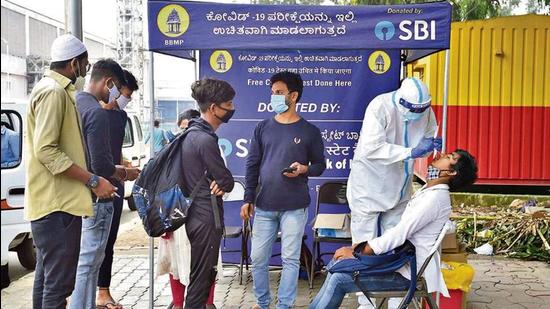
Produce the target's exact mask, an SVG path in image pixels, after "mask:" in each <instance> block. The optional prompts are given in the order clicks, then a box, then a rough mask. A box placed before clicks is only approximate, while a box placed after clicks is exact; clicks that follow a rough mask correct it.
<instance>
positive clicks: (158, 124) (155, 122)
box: [153, 119, 160, 128]
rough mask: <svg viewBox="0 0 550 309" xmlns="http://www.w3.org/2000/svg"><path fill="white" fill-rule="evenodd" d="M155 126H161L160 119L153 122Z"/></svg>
mask: <svg viewBox="0 0 550 309" xmlns="http://www.w3.org/2000/svg"><path fill="white" fill-rule="evenodd" d="M153 126H155V127H156V128H158V127H159V126H160V121H159V120H158V119H155V121H153Z"/></svg>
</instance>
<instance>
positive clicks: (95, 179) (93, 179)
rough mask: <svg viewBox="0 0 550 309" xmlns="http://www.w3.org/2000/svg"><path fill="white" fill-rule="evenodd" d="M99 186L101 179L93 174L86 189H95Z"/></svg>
mask: <svg viewBox="0 0 550 309" xmlns="http://www.w3.org/2000/svg"><path fill="white" fill-rule="evenodd" d="M97 186H99V177H98V176H97V175H93V174H92V177H90V179H89V180H88V182H87V183H86V187H88V188H90V189H95V188H97Z"/></svg>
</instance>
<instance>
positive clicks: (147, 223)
mask: <svg viewBox="0 0 550 309" xmlns="http://www.w3.org/2000/svg"><path fill="white" fill-rule="evenodd" d="M192 130H195V129H193V128H189V129H188V130H186V131H184V132H182V133H181V134H179V135H178V136H177V137H176V139H174V140H173V141H172V142H171V143H169V144H167V145H166V146H164V148H163V149H162V150H161V151H160V152H159V153H158V154H157V155H156V156H155V157H154V158H152V159H150V160H149V162H148V163H147V164H146V165H145V167H144V168H143V170H142V171H141V173H140V175H139V177H138V178H137V179H136V181H135V183H134V187H133V188H132V197H133V198H134V202H135V205H136V208H137V211H138V214H139V217H140V218H141V221H142V222H143V227H144V228H145V232H147V234H148V235H149V236H151V237H158V236H161V235H163V234H164V233H166V232H173V231H175V230H177V229H178V228H180V227H181V226H182V225H184V224H185V223H186V222H187V213H188V211H189V207H191V204H192V203H193V200H194V199H195V197H196V195H197V193H198V190H199V187H200V185H201V183H203V182H204V181H205V180H206V172H205V173H204V175H203V176H202V177H201V178H200V180H199V182H198V183H197V184H196V185H195V187H194V188H193V191H192V192H191V194H189V195H186V194H185V193H184V192H183V191H182V189H181V188H182V187H183V186H182V185H183V180H182V179H183V177H182V176H183V173H184V166H183V163H182V162H181V155H180V154H181V149H182V143H183V140H184V139H185V137H186V136H187V134H188V133H189V132H190V131H192Z"/></svg>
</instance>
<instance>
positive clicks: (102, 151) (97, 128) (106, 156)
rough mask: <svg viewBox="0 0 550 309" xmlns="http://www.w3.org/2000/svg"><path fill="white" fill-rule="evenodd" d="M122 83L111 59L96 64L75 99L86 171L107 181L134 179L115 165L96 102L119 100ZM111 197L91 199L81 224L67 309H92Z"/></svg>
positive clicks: (130, 170)
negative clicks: (72, 289) (75, 266)
mask: <svg viewBox="0 0 550 309" xmlns="http://www.w3.org/2000/svg"><path fill="white" fill-rule="evenodd" d="M124 83H125V79H124V74H123V72H122V68H121V67H120V65H118V63H116V62H115V61H114V60H112V59H105V60H99V61H98V62H96V63H95V64H94V67H93V69H92V74H91V79H90V83H89V85H88V88H87V89H86V91H83V92H80V93H79V94H78V95H77V97H76V105H77V108H78V111H79V113H80V116H81V117H82V133H83V136H84V141H85V144H86V150H87V151H86V153H87V157H88V169H89V170H90V171H91V172H93V173H94V174H97V175H99V176H102V177H104V178H107V179H109V180H110V181H111V183H112V184H113V185H115V186H116V184H117V182H118V181H123V180H125V179H127V178H128V177H129V176H130V175H132V177H133V176H135V174H136V173H137V171H136V169H133V168H125V167H124V166H121V165H115V164H114V163H113V162H114V160H113V154H112V153H111V145H110V142H111V131H110V125H109V119H110V115H109V112H110V111H108V110H105V109H103V108H102V107H101V104H100V101H103V102H112V101H113V100H115V99H116V98H118V97H119V96H120V91H119V90H118V89H120V88H121V87H122V85H123V84H124ZM116 196H118V194H116V193H113V194H112V195H111V196H110V197H109V198H103V199H101V198H98V197H96V196H95V195H94V196H92V199H93V202H94V203H93V211H94V212H93V215H92V216H91V217H84V218H83V220H82V236H81V240H80V255H79V259H78V268H77V272H76V282H75V283H76V284H75V290H74V292H73V295H72V297H71V301H70V308H71V309H83V308H86V309H90V308H95V300H96V288H97V280H98V272H99V268H100V266H101V263H102V262H103V257H104V256H105V247H106V245H107V239H108V237H109V230H110V228H111V221H112V218H113V198H114V197H116Z"/></svg>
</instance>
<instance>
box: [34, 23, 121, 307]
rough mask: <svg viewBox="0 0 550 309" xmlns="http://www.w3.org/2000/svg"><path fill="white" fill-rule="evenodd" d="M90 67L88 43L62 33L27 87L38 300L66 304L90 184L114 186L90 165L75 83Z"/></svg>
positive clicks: (102, 191)
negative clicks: (42, 69) (42, 68)
mask: <svg viewBox="0 0 550 309" xmlns="http://www.w3.org/2000/svg"><path fill="white" fill-rule="evenodd" d="M88 68H89V64H88V52H87V51H86V47H85V46H84V44H82V42H81V41H80V40H78V39H77V38H76V37H74V36H72V35H70V34H66V35H62V36H60V37H58V38H57V39H55V40H54V42H53V44H52V48H51V63H50V69H49V70H46V72H45V73H44V77H43V78H42V79H41V80H40V81H39V82H38V83H37V84H36V86H35V87H34V88H33V90H32V93H31V95H30V103H29V108H28V109H27V123H26V132H27V136H26V138H25V143H26V149H27V153H26V159H25V160H26V182H27V183H26V191H25V217H26V219H27V220H29V221H30V222H31V229H32V234H33V240H34V244H35V245H36V272H35V275H34V276H35V278H34V287H33V308H48V309H49V308H64V307H65V305H66V303H67V301H66V298H67V297H68V296H69V295H71V293H72V291H73V288H74V282H75V276H76V269H77V263H78V256H79V251H80V234H81V226H82V217H83V216H92V215H93V208H92V198H91V194H90V189H91V190H92V191H93V193H94V194H95V195H96V196H99V197H101V198H105V197H109V196H111V194H113V193H114V192H115V189H116V188H115V187H114V186H113V185H111V184H110V183H109V181H108V180H106V179H105V178H103V177H100V176H97V175H93V174H92V173H90V172H88V170H87V167H86V153H85V151H86V150H85V145H84V139H83V137H82V132H81V125H80V116H79V113H78V110H77V108H76V104H75V93H76V88H75V85H76V84H82V82H78V81H83V80H84V76H85V75H86V72H87V69H88ZM86 187H88V188H86Z"/></svg>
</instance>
